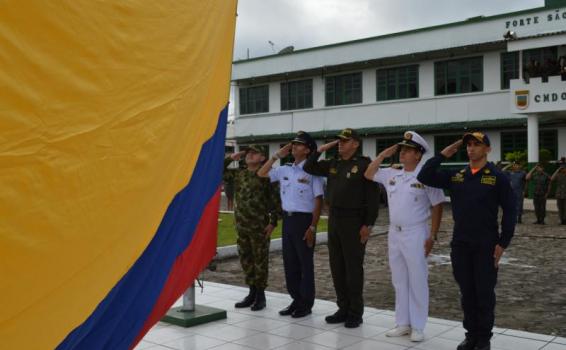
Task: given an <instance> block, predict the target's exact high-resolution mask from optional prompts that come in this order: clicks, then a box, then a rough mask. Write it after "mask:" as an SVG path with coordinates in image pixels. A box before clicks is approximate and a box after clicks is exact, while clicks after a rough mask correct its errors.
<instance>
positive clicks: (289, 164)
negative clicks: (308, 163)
mask: <svg viewBox="0 0 566 350" xmlns="http://www.w3.org/2000/svg"><path fill="white" fill-rule="evenodd" d="M285 165H286V166H293V163H291V162H289V163H285V164H283V166H285Z"/></svg>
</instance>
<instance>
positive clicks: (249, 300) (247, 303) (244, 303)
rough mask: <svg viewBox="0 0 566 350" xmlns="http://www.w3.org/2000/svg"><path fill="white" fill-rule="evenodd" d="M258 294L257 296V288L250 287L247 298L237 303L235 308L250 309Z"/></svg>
mask: <svg viewBox="0 0 566 350" xmlns="http://www.w3.org/2000/svg"><path fill="white" fill-rule="evenodd" d="M256 294H257V292H256V288H255V287H254V286H250V292H249V294H248V295H246V297H245V298H244V299H243V300H242V301H240V302H237V303H236V305H234V307H236V308H238V309H241V308H243V307H249V306H250V305H252V304H253V303H254V301H255V296H256Z"/></svg>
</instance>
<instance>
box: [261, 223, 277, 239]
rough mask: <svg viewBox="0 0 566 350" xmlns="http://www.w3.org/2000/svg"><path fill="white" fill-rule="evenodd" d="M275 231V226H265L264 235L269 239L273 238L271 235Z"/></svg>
mask: <svg viewBox="0 0 566 350" xmlns="http://www.w3.org/2000/svg"><path fill="white" fill-rule="evenodd" d="M274 229H275V226H273V225H272V224H269V225H267V226H265V228H264V229H263V233H264V234H265V237H267V238H269V237H271V233H272V232H273V230H274Z"/></svg>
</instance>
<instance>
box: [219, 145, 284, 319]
mask: <svg viewBox="0 0 566 350" xmlns="http://www.w3.org/2000/svg"><path fill="white" fill-rule="evenodd" d="M249 150H252V151H255V152H259V153H264V152H265V150H264V149H263V148H262V147H260V146H256V145H251V146H250V147H249ZM231 162H232V159H230V158H229V157H228V158H226V159H225V160H224V168H225V170H226V169H227V167H228V165H230V163H231ZM234 191H235V208H234V220H235V226H236V232H237V234H238V238H237V245H238V255H239V257H240V264H241V265H242V269H243V270H244V274H245V278H246V280H245V281H246V284H247V285H248V286H249V287H250V293H249V294H248V296H247V297H246V299H244V301H242V302H241V303H237V304H236V307H246V306H250V305H252V304H257V309H261V308H263V307H265V295H264V290H265V288H266V287H267V276H268V265H269V243H270V238H269V237H267V236H266V235H265V233H264V229H265V227H266V226H267V225H268V224H272V225H274V226H276V225H277V219H278V216H279V215H280V203H279V196H278V193H277V192H278V191H277V187H276V186H274V185H272V184H270V182H269V180H268V179H265V178H261V177H259V176H258V175H257V172H255V171H253V172H252V171H249V170H247V169H239V170H236V172H235V173H234ZM262 304H263V307H260V306H261V305H262ZM253 307H254V306H253V305H252V308H253Z"/></svg>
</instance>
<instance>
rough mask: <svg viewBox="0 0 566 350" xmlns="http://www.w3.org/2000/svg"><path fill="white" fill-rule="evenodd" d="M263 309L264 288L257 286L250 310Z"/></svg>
mask: <svg viewBox="0 0 566 350" xmlns="http://www.w3.org/2000/svg"><path fill="white" fill-rule="evenodd" d="M263 309H265V290H264V289H262V288H258V289H257V290H256V293H255V300H254V302H253V305H252V311H259V310H263Z"/></svg>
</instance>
